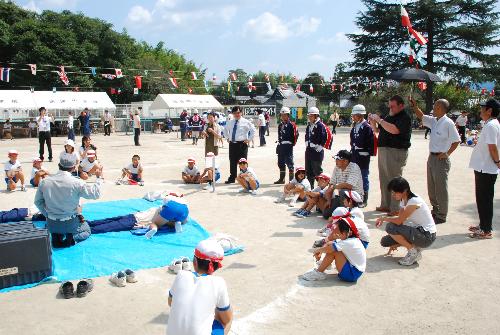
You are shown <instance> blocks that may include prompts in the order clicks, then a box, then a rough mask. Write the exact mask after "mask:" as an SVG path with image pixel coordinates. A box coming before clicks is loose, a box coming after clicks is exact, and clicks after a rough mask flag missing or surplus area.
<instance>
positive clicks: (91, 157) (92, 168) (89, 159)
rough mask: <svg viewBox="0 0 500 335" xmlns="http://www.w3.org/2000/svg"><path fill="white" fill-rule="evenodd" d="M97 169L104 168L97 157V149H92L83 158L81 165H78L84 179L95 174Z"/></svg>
mask: <svg viewBox="0 0 500 335" xmlns="http://www.w3.org/2000/svg"><path fill="white" fill-rule="evenodd" d="M97 170H102V166H101V165H100V164H99V162H98V161H97V159H96V154H95V151H94V150H92V149H90V150H87V154H86V155H85V158H84V159H82V161H81V162H80V166H79V167H78V172H79V175H80V178H81V179H83V180H87V179H89V177H91V176H94V175H95V174H96V172H97ZM101 178H102V174H101Z"/></svg>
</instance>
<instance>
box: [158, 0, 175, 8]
mask: <svg viewBox="0 0 500 335" xmlns="http://www.w3.org/2000/svg"><path fill="white" fill-rule="evenodd" d="M176 5H177V0H158V1H156V4H155V7H156V8H174V7H175V6H176Z"/></svg>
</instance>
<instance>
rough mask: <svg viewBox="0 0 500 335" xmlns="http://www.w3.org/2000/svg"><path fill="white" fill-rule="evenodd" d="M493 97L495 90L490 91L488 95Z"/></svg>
mask: <svg viewBox="0 0 500 335" xmlns="http://www.w3.org/2000/svg"><path fill="white" fill-rule="evenodd" d="M494 96H495V90H494V89H493V90H491V93H490V97H494Z"/></svg>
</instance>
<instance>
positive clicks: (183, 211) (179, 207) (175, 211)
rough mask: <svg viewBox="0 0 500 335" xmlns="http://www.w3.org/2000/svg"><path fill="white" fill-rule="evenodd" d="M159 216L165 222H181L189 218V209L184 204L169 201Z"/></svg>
mask: <svg viewBox="0 0 500 335" xmlns="http://www.w3.org/2000/svg"><path fill="white" fill-rule="evenodd" d="M160 216H161V217H162V218H164V219H165V220H167V221H180V222H183V221H184V220H186V219H187V218H188V216H189V209H188V206H187V205H186V204H180V203H178V202H176V201H173V200H170V201H169V202H167V203H166V204H165V205H163V206H162V207H161V209H160Z"/></svg>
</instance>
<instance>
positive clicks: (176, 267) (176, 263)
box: [168, 259, 182, 274]
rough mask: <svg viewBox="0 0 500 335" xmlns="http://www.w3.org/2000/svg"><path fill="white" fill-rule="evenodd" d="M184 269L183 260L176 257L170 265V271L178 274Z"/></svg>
mask: <svg viewBox="0 0 500 335" xmlns="http://www.w3.org/2000/svg"><path fill="white" fill-rule="evenodd" d="M181 270H182V260H180V259H174V260H173V261H172V263H170V265H169V266H168V271H170V272H173V273H175V274H178V273H179V271H181Z"/></svg>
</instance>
